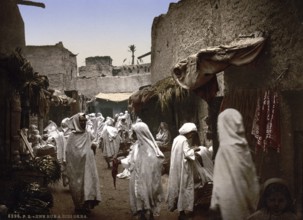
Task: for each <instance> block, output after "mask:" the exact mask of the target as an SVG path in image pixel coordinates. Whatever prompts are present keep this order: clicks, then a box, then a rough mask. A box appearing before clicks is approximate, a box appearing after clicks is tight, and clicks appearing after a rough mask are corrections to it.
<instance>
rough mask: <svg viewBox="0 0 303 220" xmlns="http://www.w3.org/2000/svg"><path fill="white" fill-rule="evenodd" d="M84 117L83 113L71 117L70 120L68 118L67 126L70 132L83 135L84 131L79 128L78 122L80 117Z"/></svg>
mask: <svg viewBox="0 0 303 220" xmlns="http://www.w3.org/2000/svg"><path fill="white" fill-rule="evenodd" d="M83 115H85V114H84V113H78V114H75V115H74V116H72V117H71V118H69V120H68V121H69V123H67V124H68V127H69V128H70V129H71V130H72V132H76V133H78V132H80V133H83V132H84V131H85V129H83V128H82V127H81V126H80V122H79V118H80V116H83Z"/></svg>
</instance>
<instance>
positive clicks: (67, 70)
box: [24, 42, 77, 91]
mask: <svg viewBox="0 0 303 220" xmlns="http://www.w3.org/2000/svg"><path fill="white" fill-rule="evenodd" d="M24 56H25V57H26V59H27V60H28V61H30V63H31V65H32V67H33V68H34V71H35V72H38V73H39V74H41V75H46V76H48V78H49V82H50V86H49V87H50V88H52V89H58V90H61V91H64V90H74V89H75V85H74V84H73V82H74V81H73V79H74V78H76V77H77V58H76V55H74V54H73V53H71V52H70V51H68V50H67V49H66V48H64V46H63V44H62V43H61V42H59V43H58V44H56V45H49V46H26V48H25V50H24Z"/></svg>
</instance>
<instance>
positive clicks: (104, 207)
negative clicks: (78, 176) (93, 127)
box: [50, 151, 207, 220]
mask: <svg viewBox="0 0 303 220" xmlns="http://www.w3.org/2000/svg"><path fill="white" fill-rule="evenodd" d="M96 161H97V168H98V171H99V177H100V182H101V183H100V184H101V185H100V187H101V196H102V202H101V203H100V204H99V205H98V206H97V207H95V208H94V209H93V210H92V212H91V214H90V215H89V216H80V215H75V214H74V206H73V202H72V198H71V195H70V194H69V190H68V187H67V188H64V187H63V185H62V183H58V184H55V185H52V186H50V187H51V190H52V193H53V196H54V207H53V208H52V214H53V215H55V217H57V219H91V220H116V219H117V220H132V219H137V217H134V216H132V214H131V212H130V206H129V199H128V183H129V181H128V180H127V179H118V178H117V183H116V184H117V188H116V189H115V188H114V186H113V180H112V177H111V170H109V169H107V165H106V163H105V160H104V159H103V157H102V154H101V152H100V151H97V154H96ZM122 170H123V168H122V167H121V166H119V172H122ZM162 182H163V186H164V191H166V186H167V175H164V176H162ZM162 206H163V207H162V210H161V213H160V216H156V217H155V220H174V219H178V213H177V212H169V211H168V210H167V208H166V204H165V203H164V202H163V205H162ZM200 219H201V220H202V219H207V211H204V210H202V209H200V210H197V212H196V214H195V216H194V217H193V220H200Z"/></svg>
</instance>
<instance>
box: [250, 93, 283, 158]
mask: <svg viewBox="0 0 303 220" xmlns="http://www.w3.org/2000/svg"><path fill="white" fill-rule="evenodd" d="M251 133H252V135H253V136H254V137H255V138H256V141H257V143H256V145H257V146H256V150H257V151H258V150H260V149H262V150H263V151H265V152H267V150H268V148H272V149H274V150H276V151H277V152H280V148H281V140H280V103H279V95H278V93H277V92H274V91H270V90H267V91H265V93H264V95H263V96H261V97H259V98H258V103H257V108H256V112H255V116H254V120H253V126H252V132H251Z"/></svg>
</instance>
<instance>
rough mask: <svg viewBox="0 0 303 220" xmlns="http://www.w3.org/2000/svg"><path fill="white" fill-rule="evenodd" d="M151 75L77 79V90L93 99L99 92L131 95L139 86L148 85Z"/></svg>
mask: <svg viewBox="0 0 303 220" xmlns="http://www.w3.org/2000/svg"><path fill="white" fill-rule="evenodd" d="M150 77H151V75H150V74H149V73H148V74H140V75H132V76H106V77H91V78H81V77H79V78H77V80H76V86H77V90H78V91H79V92H80V93H82V94H84V95H86V96H88V97H93V96H95V95H97V94H98V93H100V92H103V93H119V92H124V93H132V92H135V91H137V90H138V89H139V88H140V87H141V86H144V85H149V84H150Z"/></svg>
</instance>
